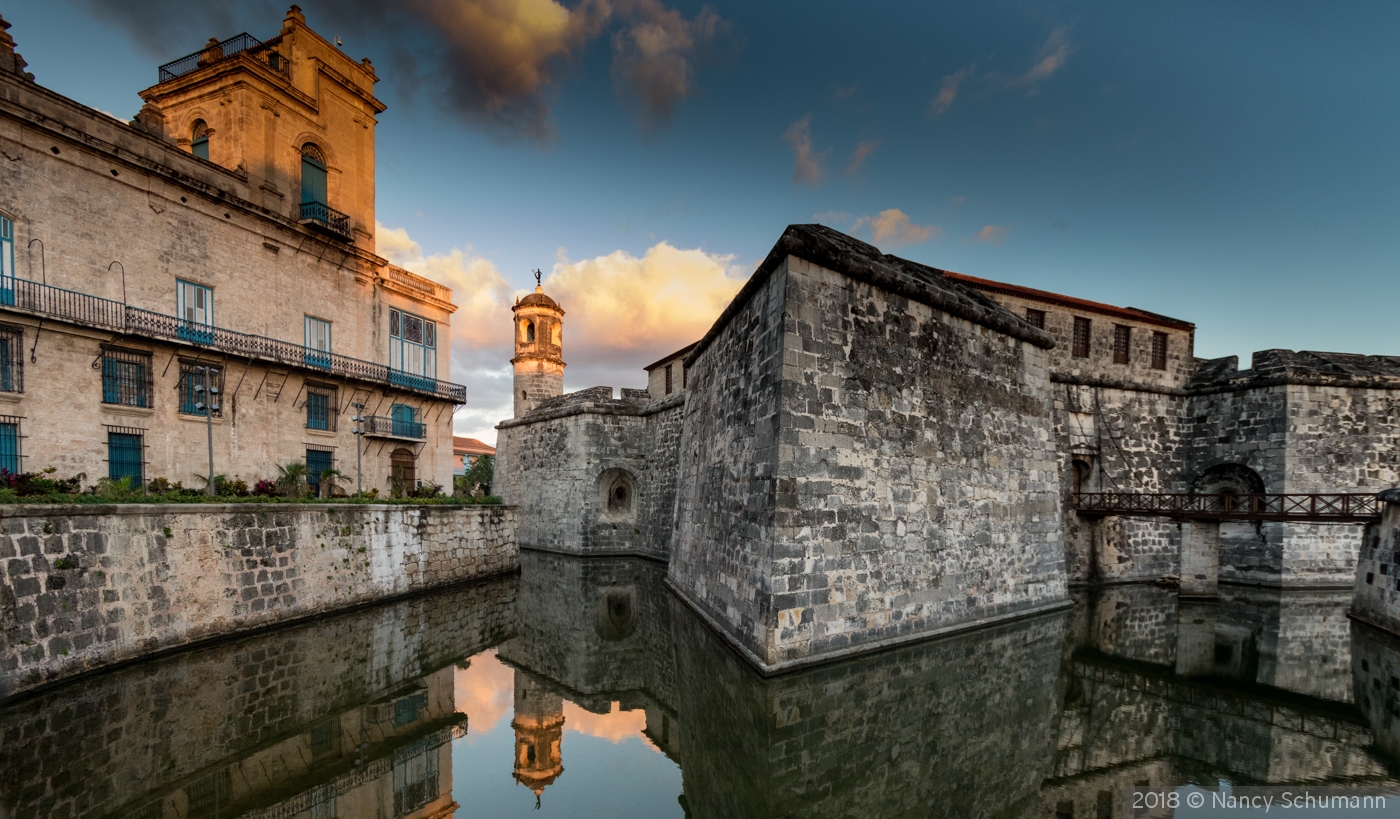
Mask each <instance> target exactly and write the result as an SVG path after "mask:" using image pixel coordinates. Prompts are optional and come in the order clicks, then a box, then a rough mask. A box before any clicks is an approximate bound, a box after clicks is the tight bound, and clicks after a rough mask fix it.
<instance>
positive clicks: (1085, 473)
mask: <svg viewBox="0 0 1400 819" xmlns="http://www.w3.org/2000/svg"><path fill="white" fill-rule="evenodd" d="M1090 469H1091V467H1090V466H1089V462H1088V461H1084V460H1080V459H1079V458H1075V459H1074V461H1073V462H1071V463H1070V470H1071V471H1070V482H1071V484H1072V488H1073V490H1074V494H1076V495H1078V494H1079V493H1080V492H1084V491H1087V490H1088V488H1089V472H1090Z"/></svg>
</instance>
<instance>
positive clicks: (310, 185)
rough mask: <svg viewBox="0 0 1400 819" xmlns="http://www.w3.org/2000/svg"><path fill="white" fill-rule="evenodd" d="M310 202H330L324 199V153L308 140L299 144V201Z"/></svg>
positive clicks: (324, 203) (326, 203)
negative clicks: (301, 144)
mask: <svg viewBox="0 0 1400 819" xmlns="http://www.w3.org/2000/svg"><path fill="white" fill-rule="evenodd" d="M312 202H315V203H317V204H321V205H328V204H330V203H329V202H328V201H326V155H325V154H323V153H321V149H320V148H318V147H316V145H315V144H313V143H310V142H308V143H306V144H305V145H303V146H301V203H302V204H303V205H306V204H310V203H312Z"/></svg>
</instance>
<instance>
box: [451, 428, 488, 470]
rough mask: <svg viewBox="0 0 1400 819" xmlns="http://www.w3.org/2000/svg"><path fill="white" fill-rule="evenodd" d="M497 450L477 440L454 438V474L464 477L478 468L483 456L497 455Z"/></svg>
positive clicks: (455, 436) (458, 436)
mask: <svg viewBox="0 0 1400 819" xmlns="http://www.w3.org/2000/svg"><path fill="white" fill-rule="evenodd" d="M495 454H496V448H495V447H494V446H491V445H490V444H488V443H484V442H482V441H478V440H477V439H475V438H463V437H462V436H460V435H454V436H453V437H452V474H454V475H464V474H466V472H467V470H468V469H471V468H472V467H473V466H476V462H477V460H478V459H479V458H480V457H481V456H482V455H495Z"/></svg>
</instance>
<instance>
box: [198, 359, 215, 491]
mask: <svg viewBox="0 0 1400 819" xmlns="http://www.w3.org/2000/svg"><path fill="white" fill-rule="evenodd" d="M194 372H195V374H197V375H198V376H199V380H200V383H198V384H196V385H195V387H194V392H195V395H196V396H198V398H199V400H198V401H196V402H195V405H194V408H195V411H196V412H202V413H204V430H205V432H206V433H208V436H207V437H208V441H209V485H208V486H206V487H205V488H204V491H205V493H206V494H208V495H210V496H212V495H213V494H214V413H215V412H217V411H218V409H219V404H218V400H219V388H218V387H216V386H214V385H213V384H212V383H211V380H212V378H213V375H214V368H213V367H203V366H200V367H195V368H194Z"/></svg>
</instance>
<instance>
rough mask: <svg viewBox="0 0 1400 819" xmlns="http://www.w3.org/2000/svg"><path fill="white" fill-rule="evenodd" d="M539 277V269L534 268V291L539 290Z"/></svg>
mask: <svg viewBox="0 0 1400 819" xmlns="http://www.w3.org/2000/svg"><path fill="white" fill-rule="evenodd" d="M540 275H541V274H540V269H539V268H538V267H537V268H535V289H537V290H538V289H539V288H540V286H541V285H540Z"/></svg>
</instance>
